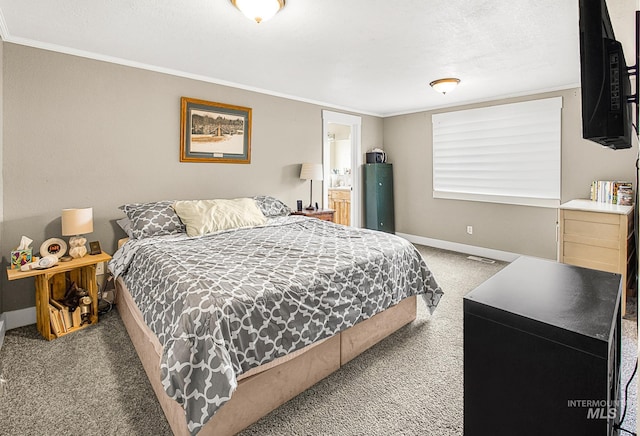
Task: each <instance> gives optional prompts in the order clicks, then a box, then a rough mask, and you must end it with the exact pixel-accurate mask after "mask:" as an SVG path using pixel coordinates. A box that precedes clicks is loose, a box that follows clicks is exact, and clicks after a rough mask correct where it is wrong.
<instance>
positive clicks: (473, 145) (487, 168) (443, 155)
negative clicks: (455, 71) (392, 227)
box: [432, 97, 562, 207]
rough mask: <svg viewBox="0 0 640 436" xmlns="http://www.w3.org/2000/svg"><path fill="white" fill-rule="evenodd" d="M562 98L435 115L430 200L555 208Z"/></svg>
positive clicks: (433, 120)
mask: <svg viewBox="0 0 640 436" xmlns="http://www.w3.org/2000/svg"><path fill="white" fill-rule="evenodd" d="M561 112H562V97H555V98H548V99H543V100H533V101H527V102H522V103H512V104H505V105H499V106H492V107H486V108H479V109H470V110H464V111H457V112H449V113H442V114H436V115H433V117H432V122H433V196H434V198H449V199H458V200H475V201H489V202H495V203H508V204H522V205H529V206H543V207H557V206H558V205H559V204H560V165H561V161H560V157H561V148H560V143H561V137H560V133H561Z"/></svg>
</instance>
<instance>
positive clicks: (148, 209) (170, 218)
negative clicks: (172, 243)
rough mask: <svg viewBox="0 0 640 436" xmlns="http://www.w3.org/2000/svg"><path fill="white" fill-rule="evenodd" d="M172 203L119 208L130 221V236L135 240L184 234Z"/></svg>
mask: <svg viewBox="0 0 640 436" xmlns="http://www.w3.org/2000/svg"><path fill="white" fill-rule="evenodd" d="M173 203H174V201H169V200H167V201H156V202H152V203H132V204H125V205H122V206H120V209H121V210H122V211H123V212H124V213H125V214H126V215H127V217H128V218H129V219H130V220H131V234H132V235H133V237H134V238H135V239H143V238H148V237H150V236H162V235H172V234H175V233H185V232H186V229H185V226H184V224H183V223H182V221H180V218H179V217H178V215H177V214H176V211H175V210H173Z"/></svg>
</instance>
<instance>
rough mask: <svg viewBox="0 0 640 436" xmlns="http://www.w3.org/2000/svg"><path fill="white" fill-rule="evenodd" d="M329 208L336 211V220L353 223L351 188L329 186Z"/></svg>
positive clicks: (340, 222)
mask: <svg viewBox="0 0 640 436" xmlns="http://www.w3.org/2000/svg"><path fill="white" fill-rule="evenodd" d="M329 209H333V210H335V211H336V214H335V218H334V222H335V223H338V224H344V225H345V226H350V225H351V189H345V188H338V189H335V188H329Z"/></svg>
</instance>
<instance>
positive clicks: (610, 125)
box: [579, 0, 634, 149]
mask: <svg viewBox="0 0 640 436" xmlns="http://www.w3.org/2000/svg"><path fill="white" fill-rule="evenodd" d="M579 8H580V78H581V86H582V137H583V138H585V139H589V140H591V141H595V142H597V143H598V144H601V145H604V146H606V147H610V148H613V149H621V148H630V147H631V144H632V140H631V137H632V135H633V132H634V129H633V122H632V106H631V104H629V103H627V100H628V97H629V96H631V95H632V92H631V82H630V80H629V75H628V72H627V64H626V62H625V59H624V53H623V51H622V45H621V44H620V43H619V42H618V41H616V39H615V35H614V33H613V28H612V26H611V20H610V19H609V12H608V10H607V4H606V2H605V0H580V1H579Z"/></svg>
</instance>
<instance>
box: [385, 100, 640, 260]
mask: <svg viewBox="0 0 640 436" xmlns="http://www.w3.org/2000/svg"><path fill="white" fill-rule="evenodd" d="M552 96H562V98H563V109H562V202H566V201H569V200H571V199H574V198H587V197H588V196H589V186H590V183H591V181H592V180H594V179H606V180H611V179H615V180H630V181H633V182H634V183H635V160H636V154H637V146H636V147H633V148H632V149H630V150H617V151H612V150H610V149H605V148H602V147H600V146H599V145H597V144H595V143H593V142H590V141H585V140H583V139H582V127H581V122H582V121H581V120H582V117H581V112H580V111H581V106H580V104H581V103H580V91H579V89H573V90H566V91H561V92H553V93H547V94H539V95H535V96H529V97H521V98H514V99H508V100H501V101H495V102H490V103H483V104H474V105H466V106H460V107H457V108H448V109H442V110H438V111H430V112H420V113H415V114H409V115H400V116H395V117H390V118H385V119H384V147H385V151H386V152H387V155H388V157H389V161H390V162H391V163H393V164H394V195H395V199H396V205H395V206H396V214H395V218H396V231H397V232H400V233H406V234H410V235H415V236H421V237H426V238H433V239H438V240H444V241H450V242H456V243H461V244H467V245H473V246H478V247H484V248H490V249H495V250H502V251H508V252H513V253H519V254H526V255H531V256H537V257H544V258H550V259H555V258H556V250H557V244H556V221H557V210H556V209H547V208H537V207H524V206H510V205H503V204H493V203H480V202H473V201H458V200H443V199H434V198H433V196H432V188H433V184H432V168H431V162H432V152H433V149H432V140H431V137H432V125H431V115H433V114H434V113H441V112H450V111H452V110H461V109H471V108H476V107H483V106H491V105H495V104H500V103H511V102H516V101H524V100H533V99H539V98H546V97H552ZM468 225H471V226H473V235H468V234H467V233H466V226H468Z"/></svg>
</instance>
